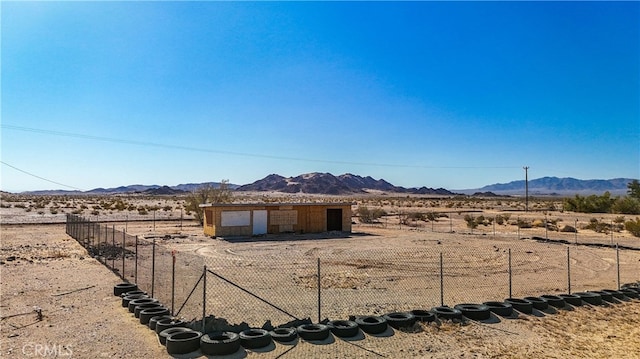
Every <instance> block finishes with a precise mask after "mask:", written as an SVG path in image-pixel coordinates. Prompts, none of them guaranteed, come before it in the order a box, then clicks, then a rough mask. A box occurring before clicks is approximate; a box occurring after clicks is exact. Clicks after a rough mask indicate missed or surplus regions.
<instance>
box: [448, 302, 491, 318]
mask: <svg viewBox="0 0 640 359" xmlns="http://www.w3.org/2000/svg"><path fill="white" fill-rule="evenodd" d="M453 308H454V309H457V310H459V311H460V312H461V313H462V315H464V316H465V317H467V318H469V319H471V320H485V319H489V318H491V311H489V307H488V306H486V305H484V304H475V303H462V304H456V305H455V306H453Z"/></svg>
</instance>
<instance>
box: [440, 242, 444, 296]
mask: <svg viewBox="0 0 640 359" xmlns="http://www.w3.org/2000/svg"><path fill="white" fill-rule="evenodd" d="M442 264H443V260H442V252H440V305H442V306H444V269H443V268H442V267H443V265H442Z"/></svg>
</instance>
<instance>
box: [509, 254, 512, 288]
mask: <svg viewBox="0 0 640 359" xmlns="http://www.w3.org/2000/svg"><path fill="white" fill-rule="evenodd" d="M512 288H513V272H512V267H511V248H509V298H513V292H512Z"/></svg>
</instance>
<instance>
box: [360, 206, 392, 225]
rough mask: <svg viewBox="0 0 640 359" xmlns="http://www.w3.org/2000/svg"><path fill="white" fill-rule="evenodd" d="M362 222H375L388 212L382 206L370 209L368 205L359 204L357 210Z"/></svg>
mask: <svg viewBox="0 0 640 359" xmlns="http://www.w3.org/2000/svg"><path fill="white" fill-rule="evenodd" d="M356 214H357V215H358V220H359V221H360V223H375V222H377V221H378V219H380V217H382V216H384V215H385V214H386V212H385V211H384V210H383V209H382V208H375V209H373V210H372V209H369V207H367V206H362V205H361V206H358V209H357V210H356Z"/></svg>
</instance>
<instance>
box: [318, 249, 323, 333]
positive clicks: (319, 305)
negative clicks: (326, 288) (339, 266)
mask: <svg viewBox="0 0 640 359" xmlns="http://www.w3.org/2000/svg"><path fill="white" fill-rule="evenodd" d="M321 290H322V289H321V287H320V258H318V323H320V321H321V320H322V319H321V310H320V308H321V301H320V298H321Z"/></svg>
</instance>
